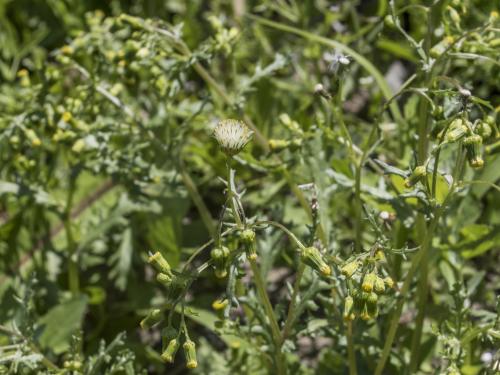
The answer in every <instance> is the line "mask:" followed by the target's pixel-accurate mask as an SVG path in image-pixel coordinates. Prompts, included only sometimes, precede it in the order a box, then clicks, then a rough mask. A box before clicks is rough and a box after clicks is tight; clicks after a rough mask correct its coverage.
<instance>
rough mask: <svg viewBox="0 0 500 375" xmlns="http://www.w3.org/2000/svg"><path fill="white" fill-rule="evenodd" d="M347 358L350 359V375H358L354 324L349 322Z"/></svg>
mask: <svg viewBox="0 0 500 375" xmlns="http://www.w3.org/2000/svg"><path fill="white" fill-rule="evenodd" d="M347 357H348V359H349V374H350V375H357V373H358V370H357V368H356V352H355V351H354V340H353V337H352V322H351V321H349V322H347Z"/></svg>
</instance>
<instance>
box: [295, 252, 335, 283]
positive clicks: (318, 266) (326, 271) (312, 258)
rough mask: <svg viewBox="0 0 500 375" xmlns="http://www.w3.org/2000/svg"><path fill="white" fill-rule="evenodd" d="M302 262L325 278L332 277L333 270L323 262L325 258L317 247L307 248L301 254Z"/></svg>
mask: <svg viewBox="0 0 500 375" xmlns="http://www.w3.org/2000/svg"><path fill="white" fill-rule="evenodd" d="M300 255H301V257H302V261H303V262H304V263H305V264H307V265H308V266H309V267H312V268H313V269H315V270H316V271H318V272H319V273H320V274H321V275H323V276H330V274H331V273H332V270H331V269H330V266H329V265H328V264H327V263H326V262H325V261H324V260H323V256H322V255H321V253H320V251H319V250H318V249H317V248H316V247H312V246H311V247H305V248H303V249H301V253H300Z"/></svg>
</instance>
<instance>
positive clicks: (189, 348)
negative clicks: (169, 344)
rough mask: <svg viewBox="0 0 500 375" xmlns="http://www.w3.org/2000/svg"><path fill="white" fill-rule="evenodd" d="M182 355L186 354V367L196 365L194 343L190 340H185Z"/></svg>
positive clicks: (194, 366)
mask: <svg viewBox="0 0 500 375" xmlns="http://www.w3.org/2000/svg"><path fill="white" fill-rule="evenodd" d="M182 348H183V349H184V355H185V356H186V367H187V368H189V369H192V368H196V367H198V361H197V360H196V345H195V343H194V342H193V341H191V340H189V339H188V340H186V342H185V343H184V345H182Z"/></svg>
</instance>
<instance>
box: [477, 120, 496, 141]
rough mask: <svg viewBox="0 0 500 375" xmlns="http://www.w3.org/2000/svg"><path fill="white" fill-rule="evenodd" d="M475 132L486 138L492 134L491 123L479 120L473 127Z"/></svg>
mask: <svg viewBox="0 0 500 375" xmlns="http://www.w3.org/2000/svg"><path fill="white" fill-rule="evenodd" d="M475 132H476V133H477V134H478V135H480V136H481V138H482V139H483V140H484V139H488V138H489V137H491V135H492V134H493V130H492V128H491V125H490V124H488V123H487V122H486V121H482V120H480V121H479V122H478V124H477V126H476V128H475Z"/></svg>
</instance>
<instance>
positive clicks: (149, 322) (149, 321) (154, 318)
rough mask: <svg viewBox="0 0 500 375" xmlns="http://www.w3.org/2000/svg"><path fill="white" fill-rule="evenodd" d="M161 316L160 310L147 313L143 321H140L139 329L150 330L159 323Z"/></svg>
mask: <svg viewBox="0 0 500 375" xmlns="http://www.w3.org/2000/svg"><path fill="white" fill-rule="evenodd" d="M162 318H163V316H162V313H161V310H160V309H153V310H151V311H150V312H149V314H148V315H146V317H145V318H144V319H142V320H141V323H140V325H141V328H142V329H147V328H151V327H152V326H154V325H155V324H157V323H159V322H160V321H161V320H162Z"/></svg>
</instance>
